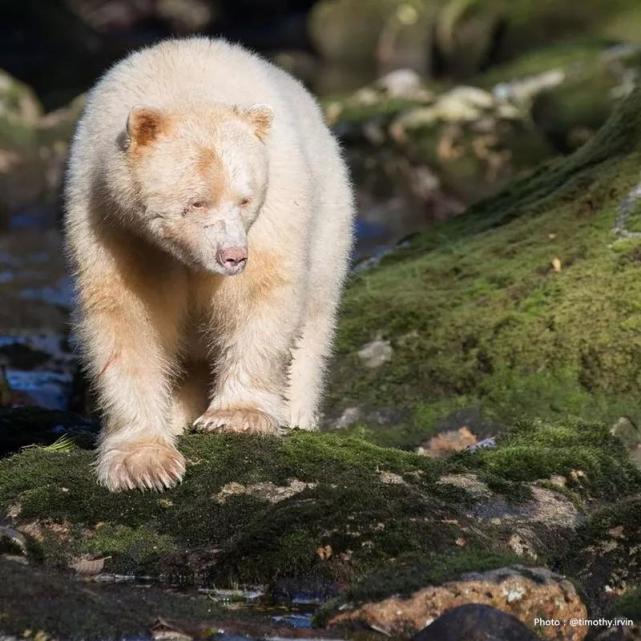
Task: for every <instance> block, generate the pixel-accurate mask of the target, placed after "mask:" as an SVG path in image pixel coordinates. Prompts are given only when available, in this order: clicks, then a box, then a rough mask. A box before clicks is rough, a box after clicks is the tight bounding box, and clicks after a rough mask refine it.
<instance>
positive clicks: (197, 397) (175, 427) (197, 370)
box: [170, 362, 210, 434]
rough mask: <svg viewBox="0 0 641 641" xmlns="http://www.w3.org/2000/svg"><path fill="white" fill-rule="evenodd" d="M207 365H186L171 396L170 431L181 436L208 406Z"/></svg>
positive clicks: (208, 376)
mask: <svg viewBox="0 0 641 641" xmlns="http://www.w3.org/2000/svg"><path fill="white" fill-rule="evenodd" d="M209 369H210V368H209V365H208V364H207V363H205V362H202V363H201V362H199V363H194V362H191V363H187V365H186V366H185V367H184V373H183V374H182V376H181V378H180V380H179V381H178V384H177V386H176V388H175V390H174V392H173V394H172V407H171V418H170V424H171V431H172V433H174V434H181V433H182V432H183V431H184V430H185V428H186V427H188V426H189V425H191V424H192V423H193V422H194V421H195V420H196V419H197V418H198V417H199V416H201V415H202V413H203V412H204V411H205V410H206V409H207V406H208V405H209V378H210V372H209Z"/></svg>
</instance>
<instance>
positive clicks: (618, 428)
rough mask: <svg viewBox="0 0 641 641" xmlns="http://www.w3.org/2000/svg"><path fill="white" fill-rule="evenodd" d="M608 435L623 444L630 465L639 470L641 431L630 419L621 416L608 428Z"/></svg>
mask: <svg viewBox="0 0 641 641" xmlns="http://www.w3.org/2000/svg"><path fill="white" fill-rule="evenodd" d="M610 434H612V436H614V437H616V438H618V439H619V440H620V441H621V442H622V443H623V445H624V446H625V448H626V449H627V451H628V452H629V454H630V461H631V462H632V464H633V465H634V466H635V467H637V468H638V469H641V429H639V427H638V426H637V425H635V423H633V422H632V421H631V420H630V418H628V417H627V416H622V417H621V418H619V419H618V420H617V421H616V423H614V425H613V426H612V427H611V428H610Z"/></svg>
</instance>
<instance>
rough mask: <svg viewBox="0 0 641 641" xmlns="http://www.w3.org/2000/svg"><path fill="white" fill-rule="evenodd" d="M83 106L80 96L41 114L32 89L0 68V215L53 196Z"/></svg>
mask: <svg viewBox="0 0 641 641" xmlns="http://www.w3.org/2000/svg"><path fill="white" fill-rule="evenodd" d="M82 107H83V98H82V97H80V98H77V99H75V100H73V101H72V102H71V103H70V105H69V106H67V107H65V108H61V109H59V110H57V111H55V112H52V113H49V114H46V115H44V114H43V108H42V106H41V104H40V102H39V101H38V99H37V97H36V96H35V94H34V92H33V91H32V90H31V89H30V88H29V87H27V86H26V85H25V84H23V83H21V82H19V81H18V80H16V79H15V78H13V77H12V76H10V75H9V74H7V73H6V72H4V71H2V70H0V217H6V218H9V216H10V215H11V214H13V213H15V212H17V211H19V210H21V209H23V208H28V207H31V206H34V205H42V204H43V203H50V202H53V201H54V200H55V199H56V198H57V197H58V193H59V189H60V185H61V183H62V173H63V168H64V162H65V158H66V154H67V149H68V146H69V143H70V141H71V136H72V134H73V130H74V128H75V124H76V121H77V119H78V117H79V115H80V111H81V110H82ZM2 212H4V215H2Z"/></svg>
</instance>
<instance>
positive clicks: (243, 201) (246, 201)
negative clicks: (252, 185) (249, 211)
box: [239, 198, 251, 207]
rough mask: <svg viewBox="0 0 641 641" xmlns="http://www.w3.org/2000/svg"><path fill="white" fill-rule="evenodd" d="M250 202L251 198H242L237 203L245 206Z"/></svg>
mask: <svg viewBox="0 0 641 641" xmlns="http://www.w3.org/2000/svg"><path fill="white" fill-rule="evenodd" d="M250 202H251V198H243V199H242V200H241V201H240V203H239V204H240V206H241V207H247V205H249V203H250Z"/></svg>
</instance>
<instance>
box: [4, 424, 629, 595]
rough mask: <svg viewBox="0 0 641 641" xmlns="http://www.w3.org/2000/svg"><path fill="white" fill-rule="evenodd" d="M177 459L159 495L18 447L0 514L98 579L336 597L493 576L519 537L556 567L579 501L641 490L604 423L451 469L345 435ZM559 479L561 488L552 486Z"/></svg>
mask: <svg viewBox="0 0 641 641" xmlns="http://www.w3.org/2000/svg"><path fill="white" fill-rule="evenodd" d="M180 447H181V449H182V450H183V452H184V453H185V455H186V456H187V459H188V461H189V467H188V472H187V475H186V478H185V480H184V482H183V484H182V485H181V486H179V487H178V488H176V489H174V490H171V491H169V492H166V493H164V494H162V495H158V494H153V493H151V494H150V493H126V494H110V493H109V492H107V491H106V490H104V489H102V488H100V487H98V486H97V485H96V482H95V478H94V475H93V471H92V465H91V464H92V460H93V454H92V452H90V451H87V450H83V449H79V448H78V447H76V446H73V445H72V444H69V443H68V444H67V446H65V447H32V448H28V449H25V450H23V451H22V452H21V453H19V454H16V455H14V456H11V457H9V458H5V459H3V460H1V461H0V508H1V509H2V512H3V513H6V514H7V515H9V517H10V519H11V524H12V527H15V528H16V529H17V530H19V531H20V532H22V533H23V534H24V535H25V536H26V537H27V539H28V541H29V546H30V549H31V555H32V557H33V558H34V559H36V560H37V561H39V562H43V563H44V564H45V565H48V566H54V567H63V568H64V567H68V566H70V565H73V563H74V562H75V561H76V560H77V559H79V558H90V559H93V558H105V557H107V558H106V561H105V566H104V572H108V573H118V574H122V573H124V574H131V575H136V576H150V577H152V578H153V579H154V580H156V581H159V582H163V583H169V584H184V585H200V586H203V585H205V586H211V585H217V586H221V585H223V586H224V585H233V584H237V583H241V584H256V583H263V584H265V583H266V584H269V585H274V583H275V582H276V581H278V580H279V579H284V578H286V579H297V580H303V581H305V580H307V581H315V582H318V581H321V582H325V583H326V584H327V585H328V586H334V589H336V588H337V587H340V586H344V585H346V584H348V583H350V582H353V581H355V580H358V579H359V578H362V577H363V576H365V575H366V574H368V573H371V572H375V571H380V569H381V568H382V567H384V566H385V564H386V563H387V562H390V561H393V560H400V559H407V558H411V557H414V558H423V559H426V558H427V559H432V561H430V562H431V563H432V564H433V565H434V567H442V568H443V572H446V571H447V569H448V568H450V572H452V571H457V570H459V569H460V568H461V567H463V566H464V567H465V568H466V569H478V567H483V568H486V567H487V564H488V562H489V561H488V559H491V558H501V559H504V558H505V557H506V555H512V556H514V553H515V552H514V545H513V535H514V531H515V530H518V531H519V532H521V533H522V536H523V538H524V540H526V543H525V544H524V548H527V551H526V552H523V551H520V552H519V553H520V554H521V555H523V554H525V556H528V555H529V556H532V558H537V559H538V560H539V561H540V560H541V559H545V558H552V556H553V555H563V554H564V553H565V552H566V548H567V544H568V541H569V540H570V538H571V536H572V534H573V532H574V528H575V527H576V525H577V523H578V520H579V515H580V512H581V511H582V510H583V507H582V506H583V505H586V504H588V503H589V502H590V501H591V500H594V499H597V498H598V499H608V498H610V497H613V496H615V495H618V493H620V492H628V493H629V492H632V491H633V490H635V489H636V488H641V475H640V474H639V473H638V472H636V471H635V469H634V468H633V467H632V466H631V465H630V464H628V463H627V462H626V460H625V451H624V449H623V447H622V446H620V445H618V444H617V443H616V441H615V440H614V439H613V437H611V436H609V433H608V429H607V426H604V425H602V426H599V425H590V424H585V423H581V422H576V421H575V422H568V423H567V424H556V425H554V424H549V423H543V422H538V423H531V424H529V425H526V424H521V425H520V426H519V427H518V428H517V429H515V430H511V431H510V432H509V434H508V436H506V437H504V438H503V439H501V440H500V441H499V443H498V445H497V447H496V449H493V450H488V451H483V452H478V453H474V454H472V453H469V454H461V455H459V456H455V457H452V458H450V459H447V460H443V461H436V460H432V459H429V458H426V457H424V456H420V455H417V454H413V453H408V452H403V451H402V450H399V449H388V448H382V447H379V446H376V445H372V444H371V443H368V442H367V441H365V440H362V439H359V438H355V437H353V436H349V435H346V434H344V433H341V432H339V433H325V434H323V433H316V434H314V433H305V432H297V431H296V432H293V433H292V434H290V435H288V436H286V437H283V438H276V437H273V438H261V437H243V436H235V435H230V436H217V435H187V436H185V437H183V438H182V439H181V442H180ZM469 474H472V475H473V478H472V481H470V478H469ZM577 474H580V476H577ZM461 475H463V478H462V479H461ZM466 475H468V476H466ZM552 475H557V476H558V475H565V477H567V486H566V487H565V488H563V489H562V490H560V489H557V488H554V487H551V486H550V487H547V486H546V485H545V483H546V479H547V478H548V477H550V476H552ZM573 475H574V476H573ZM575 477H576V478H575ZM474 479H477V480H474ZM461 481H462V482H461ZM479 488H480V489H479ZM550 506H552V507H553V508H554V513H555V516H554V518H551V517H550V516H549V515H548V513H549V511H550ZM576 506H578V507H576ZM499 517H501V518H499ZM461 546H463V548H464V550H463V553H464V554H463V556H461ZM488 555H489V556H488ZM492 555H494V556H492ZM477 561H478V563H477ZM407 582H408V584H409V583H410V580H409V579H408V581H407Z"/></svg>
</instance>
